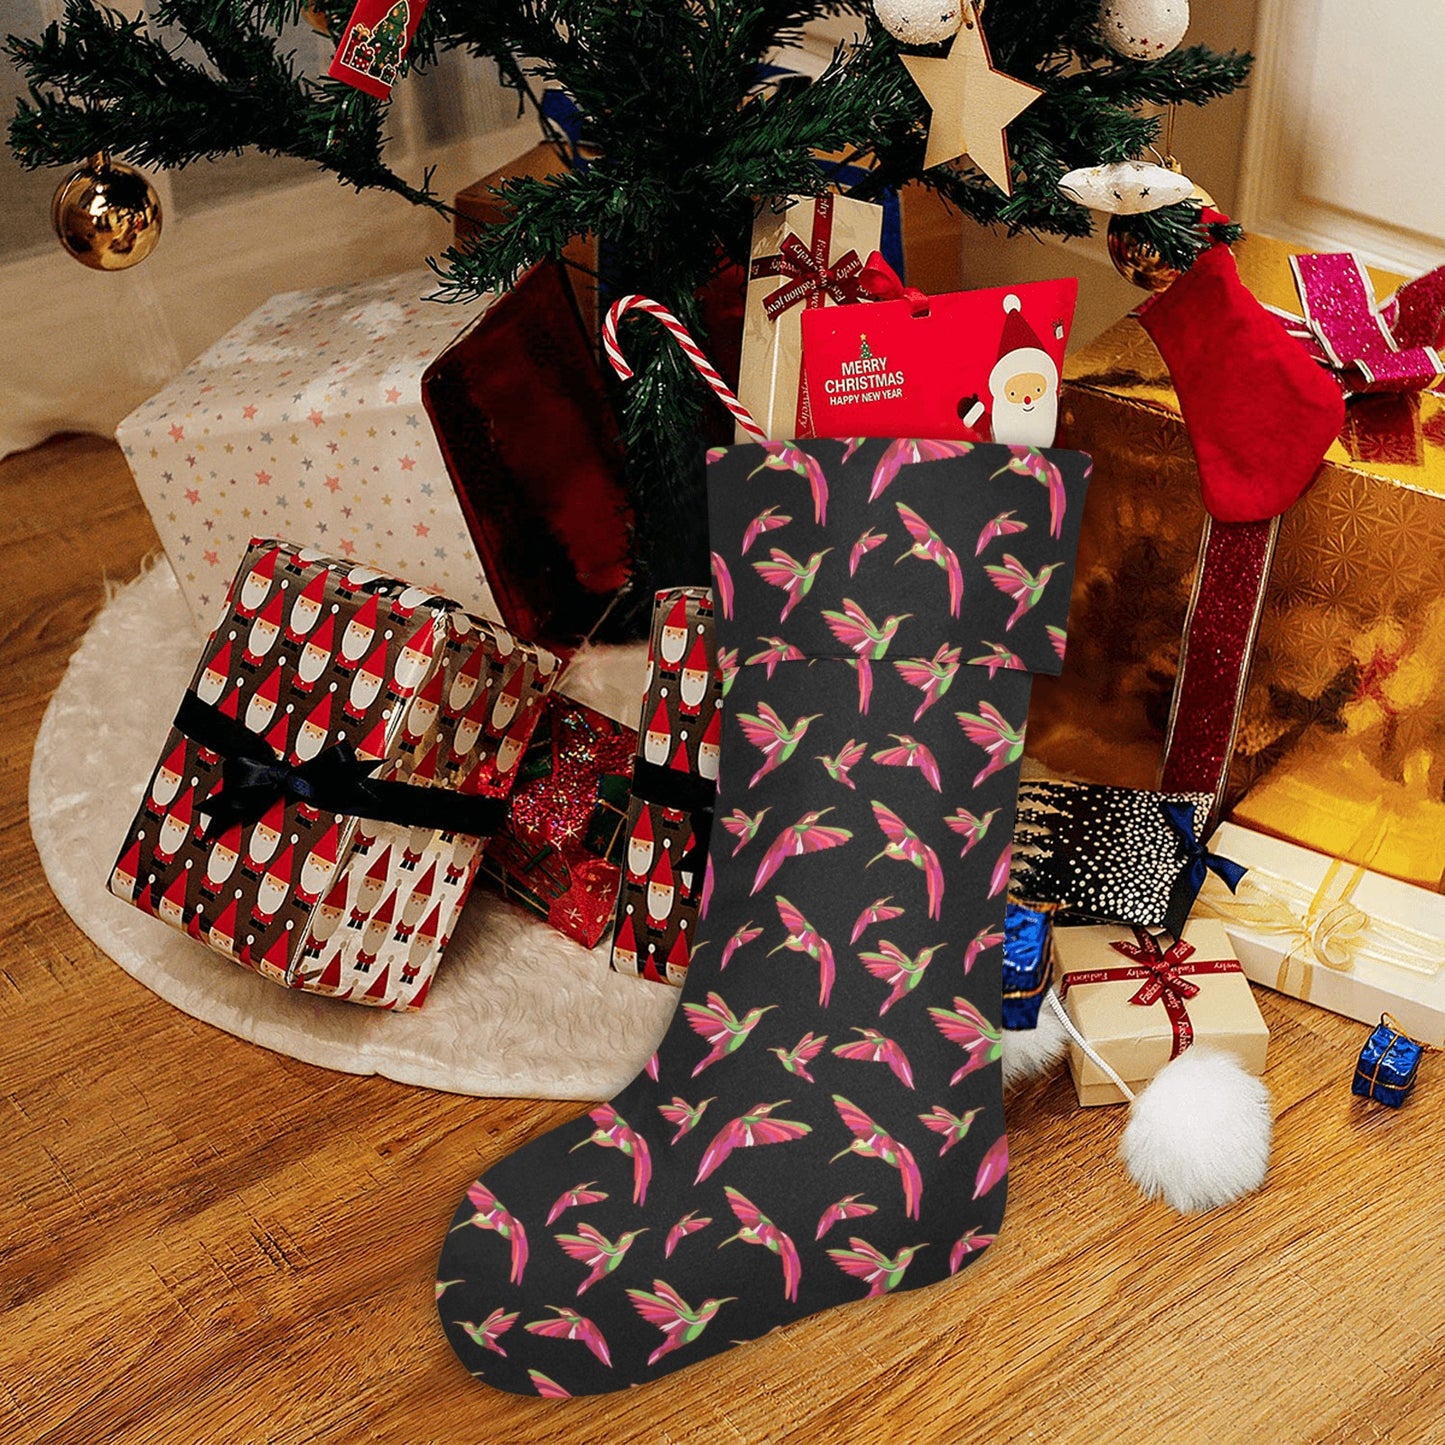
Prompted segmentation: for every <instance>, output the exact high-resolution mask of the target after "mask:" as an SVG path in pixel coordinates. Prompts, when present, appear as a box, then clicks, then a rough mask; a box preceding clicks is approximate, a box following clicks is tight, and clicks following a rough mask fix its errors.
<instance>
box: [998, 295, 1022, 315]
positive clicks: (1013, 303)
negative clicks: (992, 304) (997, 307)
mask: <svg viewBox="0 0 1445 1445" xmlns="http://www.w3.org/2000/svg"><path fill="white" fill-rule="evenodd" d="M1023 304H1024V303H1023V302H1022V301H1020V300H1019V298H1018V297H1017V296H1015V295H1014V294H1013V292H1012V291H1010V292H1009V293H1008V295H1007V296H1005V297H1004V298H1003V309H1004V315H1005V316H1007V315H1008V313H1009V312H1010V311H1018V310H1019V309H1020V308H1021V307H1022V306H1023Z"/></svg>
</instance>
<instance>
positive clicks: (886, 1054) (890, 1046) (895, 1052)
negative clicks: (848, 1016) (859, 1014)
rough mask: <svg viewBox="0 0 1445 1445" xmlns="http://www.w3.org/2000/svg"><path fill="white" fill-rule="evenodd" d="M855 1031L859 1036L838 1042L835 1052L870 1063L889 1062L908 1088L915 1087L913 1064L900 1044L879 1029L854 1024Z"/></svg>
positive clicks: (889, 1065) (840, 1056)
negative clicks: (842, 1042)
mask: <svg viewBox="0 0 1445 1445" xmlns="http://www.w3.org/2000/svg"><path fill="white" fill-rule="evenodd" d="M853 1032H854V1033H855V1034H857V1035H858V1036H859V1037H858V1038H856V1039H853V1040H851V1041H850V1042H848V1043H846V1044H837V1045H835V1046H834V1048H833V1052H834V1053H835V1054H837V1056H838V1057H839V1058H840V1059H860V1060H862V1061H863V1062H865V1063H870V1064H887V1065H888V1067H889V1068H890V1069H891V1070H892V1071H893V1075H894V1077H895V1078H897V1079H898V1080H899V1081H900V1082H901V1083H902V1084H903V1086H904V1088H906V1089H911V1088H912V1087H913V1066H912V1065H911V1064H910V1063H909V1062H908V1055H907V1054H905V1053H904V1052H903V1049H902V1047H901V1046H900V1045H898V1044H897V1043H895V1042H894V1041H893V1040H892V1039H890V1038H885V1037H884V1036H883V1035H882V1034H881V1033H879V1032H878V1030H877V1029H860V1028H859V1027H858V1026H857V1024H854V1025H853Z"/></svg>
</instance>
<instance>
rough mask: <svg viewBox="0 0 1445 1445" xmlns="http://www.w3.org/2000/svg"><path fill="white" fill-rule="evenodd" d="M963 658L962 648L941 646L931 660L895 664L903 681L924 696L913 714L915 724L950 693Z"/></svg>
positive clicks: (918, 658) (913, 660)
mask: <svg viewBox="0 0 1445 1445" xmlns="http://www.w3.org/2000/svg"><path fill="white" fill-rule="evenodd" d="M962 657H963V649H962V648H961V647H948V646H944V645H940V646H939V649H938V651H937V652H935V653H934V654H933V656H932V657H931V658H922V657H903V658H899V660H898V661H897V662H895V663H894V664H893V666H894V667H896V668H897V669H898V675H899V676H900V677H901V678H902V679H903V681H904V682H906V683H907V684H908V685H909V687H916V688H917V689H918V690H919V691H920V692H921V693H922V694H923V701H922V702H921V703H919V704H918V711H917V712H915V713H914V714H913V721H914V722H917V721H918V719H919V718H921V717H922V716H923V714H924V713H926V712H927V711H928V709H929V708H931V707H932V706H933V704H934V703H936V702H937V701H938V699H939V698H941V697H942V696H943V694H944V693H946V692H947V691H948V689H949V687H950V686H951V684H952V682H953V678H954V674H955V673H957V671H958V665H959V660H960V659H961V658H962Z"/></svg>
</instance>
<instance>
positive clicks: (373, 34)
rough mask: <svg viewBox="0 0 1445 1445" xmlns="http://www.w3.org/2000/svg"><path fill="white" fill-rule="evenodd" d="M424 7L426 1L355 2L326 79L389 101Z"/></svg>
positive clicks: (363, 0)
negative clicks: (340, 81) (354, 7)
mask: <svg viewBox="0 0 1445 1445" xmlns="http://www.w3.org/2000/svg"><path fill="white" fill-rule="evenodd" d="M426 7H427V0H357V6H356V9H355V10H353V11H352V12H351V19H350V20H348V21H347V22H346V29H345V30H343V31H342V32H341V42H340V44H338V45H337V47H336V54H335V56H333V57H332V61H331V66H330V69H328V70H327V72H326V73H327V75H329V76H330V77H331V78H332V79H333V80H344V81H345V82H346V83H347V84H348V85H354V86H355V87H356V88H357V90H364V91H365V92H366V93H367V94H368V95H374V96H376V97H377V98H378V99H380V100H389V99H390V98H391V88H392V86H393V85H395V84H396V82H397V81H398V80H399V79H400V78H401V75H402V72H403V70H405V68H406V66H405V61H406V52H407V51H408V50H409V49H410V48H411V42H412V37H413V36H414V35H415V34H416V27H417V26H418V25H420V24H421V17H422V14H423V12H424V11H425V10H426Z"/></svg>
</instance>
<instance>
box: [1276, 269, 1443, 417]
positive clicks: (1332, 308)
mask: <svg viewBox="0 0 1445 1445" xmlns="http://www.w3.org/2000/svg"><path fill="white" fill-rule="evenodd" d="M1290 268H1291V270H1293V272H1294V279H1295V286H1296V287H1297V288H1298V290H1299V295H1300V303H1301V305H1302V306H1303V307H1304V316H1303V317H1299V316H1291V315H1290V314H1289V312H1287V311H1279V310H1277V309H1275V308H1273V307H1271V308H1270V309H1271V310H1274V311H1275V314H1276V315H1277V316H1279V317H1280V319H1281V320H1283V321H1284V323H1285V329H1286V330H1287V331H1288V332H1289V333H1290V335H1291V336H1293V337H1295V338H1296V339H1297V340H1298V341H1299V342H1300V343H1301V344H1302V345H1303V346H1304V348H1305V350H1306V351H1308V352H1309V354H1310V355H1311V356H1312V357H1314V359H1315V360H1316V361H1318V362H1319V363H1320V364H1321V365H1322V366H1326V367H1328V368H1329V369H1330V370H1331V371H1332V372H1333V373H1334V374H1335V377H1336V379H1337V380H1338V381H1339V383H1340V386H1341V388H1342V389H1343V390H1344V392H1345V394H1346V395H1347V396H1349V395H1354V394H1355V393H1357V392H1371V391H1393V392H1405V391H1422V390H1424V389H1425V388H1426V387H1428V386H1432V385H1434V383H1435V382H1436V381H1437V380H1438V379H1439V378H1440V376H1441V374H1442V372H1445V363H1442V362H1441V359H1440V353H1439V352H1438V351H1437V350H1436V347H1437V346H1438V345H1439V343H1440V334H1441V328H1442V324H1445V266H1438V267H1436V269H1435V270H1433V271H1431V272H1429V273H1427V274H1426V275H1424V276H1420V277H1418V278H1417V279H1416V280H1414V281H1410V282H1408V283H1407V284H1406V285H1404V286H1402V287H1401V288H1400V289H1399V290H1398V291H1397V292H1396V293H1395V294H1394V295H1393V296H1392V297H1390V299H1389V300H1388V301H1386V302H1385V303H1384V304H1383V305H1379V304H1377V303H1376V301H1375V288H1374V286H1373V285H1372V284H1371V282H1370V277H1369V274H1368V273H1367V272H1366V270H1365V268H1364V266H1363V265H1362V264H1361V262H1360V259H1359V257H1357V256H1356V255H1354V253H1353V252H1350V251H1340V252H1334V253H1329V254H1323V255H1306V256H1291V257H1290Z"/></svg>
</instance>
